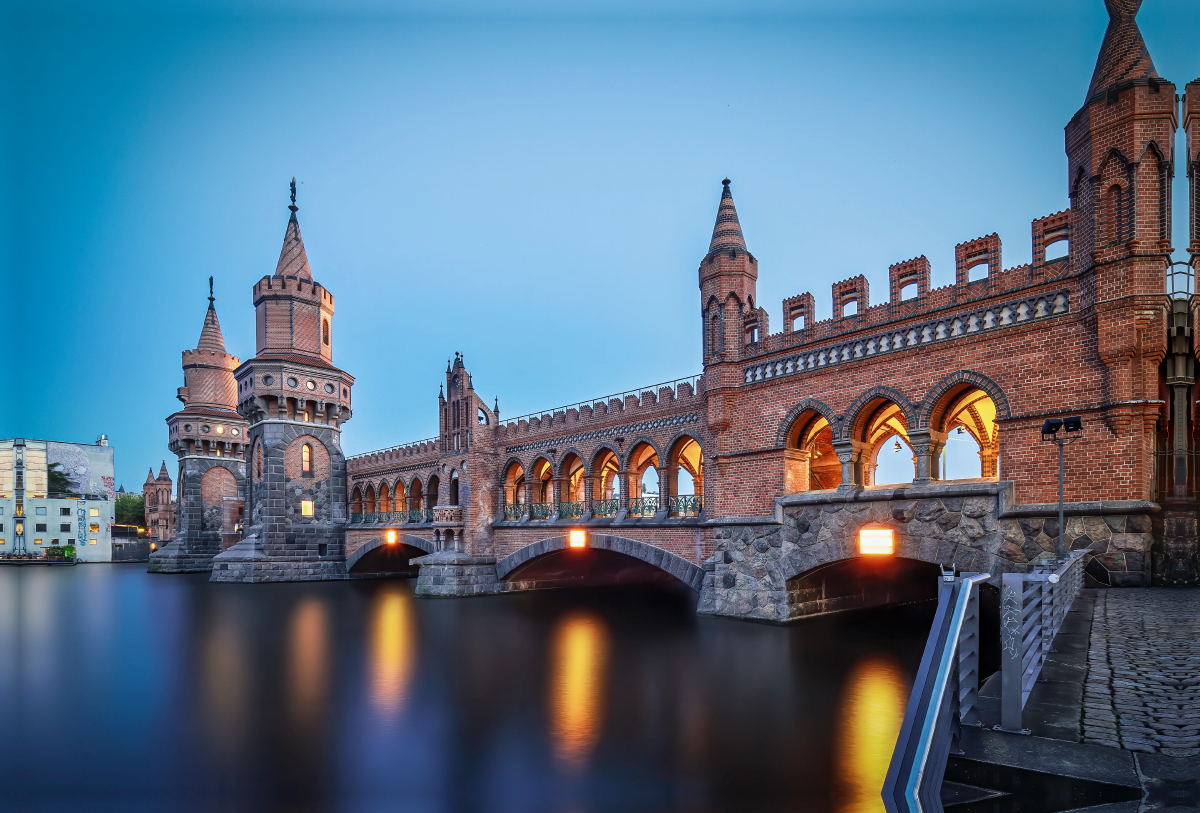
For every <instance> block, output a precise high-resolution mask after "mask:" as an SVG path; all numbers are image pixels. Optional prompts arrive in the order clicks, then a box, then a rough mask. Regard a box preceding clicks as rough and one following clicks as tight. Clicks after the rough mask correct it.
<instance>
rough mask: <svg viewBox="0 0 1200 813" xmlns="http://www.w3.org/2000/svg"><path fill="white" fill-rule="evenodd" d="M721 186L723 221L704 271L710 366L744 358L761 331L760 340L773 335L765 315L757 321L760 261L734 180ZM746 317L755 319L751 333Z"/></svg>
mask: <svg viewBox="0 0 1200 813" xmlns="http://www.w3.org/2000/svg"><path fill="white" fill-rule="evenodd" d="M721 183H722V189H721V203H720V205H719V206H718V208H717V222H716V223H715V224H714V225H713V233H712V239H711V240H710V241H709V244H708V253H707V254H705V255H704V259H703V260H701V262H700V271H699V274H700V302H701V306H702V308H703V315H704V324H703V328H704V332H703V336H704V362H705V364H706V365H708V364H717V363H719V362H722V361H733V360H736V359H738V358H740V357H741V347H742V345H743V344H746V343H748V342H750V341H753V340H755V338H756V334H755V332H754V329H755V328H757V336H765V335H766V333H767V330H766V328H767V326H766V323H765V318H766V314H765V312H763V313H762V320H763V321H762V323H761V324H759V323H758V322H757V321H755V320H754V317H756V316H758V312H757V310H756V308H755V298H756V292H755V288H756V284H757V282H758V260H756V259H754V255H753V254H751V253H750V251H749V250H748V249H747V248H746V240H745V238H744V237H743V236H742V224H741V222H740V221H739V220H738V215H737V209H736V208H735V207H734V205H733V193H732V192H730V191H729V183H730V181H729V179H728V178H726V179H725V180H723V181H722V182H721ZM746 317H751V321H750V323H749V329H747V323H746V319H745V318H746ZM744 334H745V335H744ZM731 383H733V382H731Z"/></svg>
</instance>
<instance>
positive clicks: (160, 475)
mask: <svg viewBox="0 0 1200 813" xmlns="http://www.w3.org/2000/svg"><path fill="white" fill-rule="evenodd" d="M158 479H160V480H170V479H171V475H169V474H167V461H165V460H164V461H163V462H162V468H160V469H159V470H158Z"/></svg>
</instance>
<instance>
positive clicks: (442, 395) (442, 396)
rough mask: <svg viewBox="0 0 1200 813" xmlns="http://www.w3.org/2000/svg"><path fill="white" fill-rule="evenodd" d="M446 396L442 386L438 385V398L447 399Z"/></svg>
mask: <svg viewBox="0 0 1200 813" xmlns="http://www.w3.org/2000/svg"><path fill="white" fill-rule="evenodd" d="M445 397H446V394H445V393H444V392H443V391H442V385H441V384H438V398H443V399H444V398H445Z"/></svg>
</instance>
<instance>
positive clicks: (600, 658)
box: [549, 612, 609, 765]
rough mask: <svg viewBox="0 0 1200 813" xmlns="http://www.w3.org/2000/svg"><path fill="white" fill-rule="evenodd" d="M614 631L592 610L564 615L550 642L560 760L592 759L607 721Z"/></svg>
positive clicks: (554, 727)
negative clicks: (610, 650)
mask: <svg viewBox="0 0 1200 813" xmlns="http://www.w3.org/2000/svg"><path fill="white" fill-rule="evenodd" d="M608 657H609V634H608V627H607V625H606V624H605V622H604V620H603V619H601V618H599V617H598V616H596V615H594V614H592V613H588V612H575V613H570V614H568V615H566V616H564V617H563V618H562V619H560V620H559V622H558V624H557V625H555V627H554V630H553V631H552V633H551V640H550V669H551V673H550V686H549V691H550V697H549V700H550V724H551V737H552V740H553V744H554V752H555V754H556V755H557V756H558V758H559V759H561V760H563V761H565V762H568V763H573V764H575V765H582V764H584V763H585V762H586V761H587V758H588V756H589V755H590V754H591V752H592V749H593V748H594V747H595V745H596V741H597V740H598V739H599V738H600V729H601V726H602V725H603V722H604V709H605V688H606V683H607V677H608Z"/></svg>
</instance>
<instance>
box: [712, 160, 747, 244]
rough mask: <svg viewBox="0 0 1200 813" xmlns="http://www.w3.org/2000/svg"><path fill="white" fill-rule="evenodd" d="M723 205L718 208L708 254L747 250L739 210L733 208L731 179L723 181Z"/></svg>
mask: <svg viewBox="0 0 1200 813" xmlns="http://www.w3.org/2000/svg"><path fill="white" fill-rule="evenodd" d="M721 183H722V184H724V189H722V190H721V205H720V206H719V207H717V222H716V223H715V224H714V225H713V233H712V241H711V242H709V244H708V253H709V254H716V253H717V252H720V251H730V250H740V251H745V250H746V240H745V239H744V238H743V237H742V224H741V223H739V222H738V216H737V209H735V208H734V206H733V193H731V192H730V191H729V179H728V178H726V179H725V180H723V181H721Z"/></svg>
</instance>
